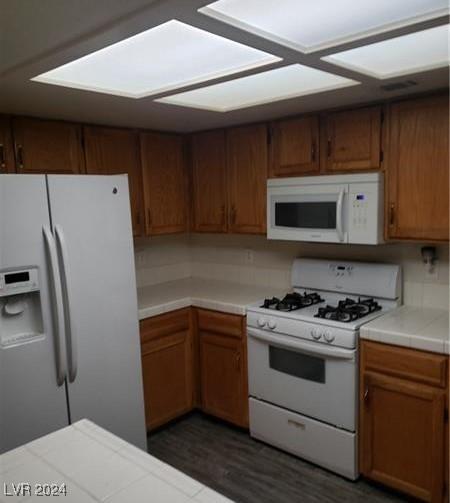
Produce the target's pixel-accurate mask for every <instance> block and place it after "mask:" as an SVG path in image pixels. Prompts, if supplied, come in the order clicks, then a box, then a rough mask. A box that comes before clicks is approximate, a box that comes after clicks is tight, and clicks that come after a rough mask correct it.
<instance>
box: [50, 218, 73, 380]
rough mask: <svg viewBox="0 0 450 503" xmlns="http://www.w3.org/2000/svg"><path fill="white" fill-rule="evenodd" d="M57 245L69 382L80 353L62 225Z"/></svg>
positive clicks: (58, 228)
mask: <svg viewBox="0 0 450 503" xmlns="http://www.w3.org/2000/svg"><path fill="white" fill-rule="evenodd" d="M55 235H56V243H57V245H58V248H59V256H60V263H61V266H62V267H61V285H62V290H63V300H64V312H65V321H66V341H67V349H68V353H69V381H70V382H73V381H75V378H76V376H77V371H78V353H77V340H76V333H75V330H74V321H73V316H72V309H71V303H70V300H71V299H70V291H71V290H70V285H71V282H70V273H69V257H68V252H67V245H66V239H65V237H64V232H63V230H62V228H61V226H60V225H55Z"/></svg>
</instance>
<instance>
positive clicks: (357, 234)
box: [348, 183, 383, 244]
mask: <svg viewBox="0 0 450 503" xmlns="http://www.w3.org/2000/svg"><path fill="white" fill-rule="evenodd" d="M349 189H350V190H349V199H348V233H349V242H350V243H364V244H377V243H380V242H382V241H383V186H382V184H378V183H355V184H350V187H349Z"/></svg>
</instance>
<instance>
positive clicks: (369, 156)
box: [321, 107, 381, 172]
mask: <svg viewBox="0 0 450 503" xmlns="http://www.w3.org/2000/svg"><path fill="white" fill-rule="evenodd" d="M380 151H381V108H380V107H369V108H360V109H356V110H346V111H342V112H335V113H330V114H327V115H325V116H324V117H323V122H322V141H321V161H322V170H323V171H327V172H346V171H368V170H377V169H380Z"/></svg>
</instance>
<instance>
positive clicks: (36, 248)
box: [0, 175, 69, 453]
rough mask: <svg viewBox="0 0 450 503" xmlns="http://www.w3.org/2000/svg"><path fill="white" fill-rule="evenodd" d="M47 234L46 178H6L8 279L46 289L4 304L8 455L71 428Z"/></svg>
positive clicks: (0, 218)
mask: <svg viewBox="0 0 450 503" xmlns="http://www.w3.org/2000/svg"><path fill="white" fill-rule="evenodd" d="M43 229H47V232H49V231H50V218H49V210H48V201H47V188H46V182H45V176H40V175H0V272H7V271H18V270H24V269H28V270H30V271H33V274H36V278H37V281H36V282H37V283H38V284H39V290H34V291H32V292H29V293H24V288H22V289H21V290H20V292H21V293H18V294H15V293H14V290H12V292H13V295H11V296H9V297H6V296H2V297H0V453H2V452H5V451H7V450H10V449H13V448H15V447H17V446H19V445H22V444H24V443H26V442H29V441H31V440H34V439H35V438H38V437H40V436H42V435H45V434H47V433H50V432H52V431H54V430H57V429H59V428H62V427H64V426H67V425H68V422H69V420H68V414H67V403H66V390H65V386H64V376H65V370H64V365H65V359H66V357H65V348H64V337H63V334H62V333H61V332H60V331H59V332H58V321H59V325H60V329H61V320H62V321H64V320H63V318H62V302H61V291H60V287H58V285H59V278H58V267H57V266H58V264H57V262H53V264H52V262H51V257H50V254H49V252H50V251H51V250H52V249H53V251H54V252H55V251H56V249H55V246H54V242H52V241H51V242H50V249H49V248H48V246H46V243H45V238H44V233H43ZM49 237H50V238H51V235H50V236H49ZM52 247H53V248H52ZM53 258H56V253H54V255H53ZM52 265H53V268H52ZM53 276H55V280H56V281H55V282H54V281H53ZM3 286H5V285H3ZM53 290H55V292H53ZM9 292H10V293H11V290H10V291H9ZM3 293H4V292H3ZM54 294H55V295H56V297H57V298H56V299H55V298H53V295H54ZM56 301H58V302H56ZM8 303H9V304H10V305H12V304H14V305H16V306H20V309H19V308H18V309H16V310H15V311H14V310H11V309H8V308H7V306H8ZM57 304H59V306H60V308H61V310H60V312H59V313H58V312H57V311H56V308H57ZM58 314H59V317H58V316H57V315H58ZM63 328H64V326H63V324H62V329H63ZM18 336H21V337H18ZM58 341H60V344H58ZM59 361H61V362H62V365H60V366H59V367H58V362H59Z"/></svg>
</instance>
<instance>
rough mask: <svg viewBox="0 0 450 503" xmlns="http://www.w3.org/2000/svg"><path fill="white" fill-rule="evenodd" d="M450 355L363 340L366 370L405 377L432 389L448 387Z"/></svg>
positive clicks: (362, 348)
mask: <svg viewBox="0 0 450 503" xmlns="http://www.w3.org/2000/svg"><path fill="white" fill-rule="evenodd" d="M447 360H448V358H447V356H444V355H437V354H434V353H428V352H426V351H418V350H415V349H408V348H402V347H399V346H390V345H388V344H381V343H376V342H368V341H361V364H362V366H363V368H364V370H369V371H374V372H381V373H383V374H388V375H392V376H395V377H401V378H403V379H408V380H412V381H416V382H422V383H425V384H429V385H431V386H438V387H440V388H445V387H446V385H447Z"/></svg>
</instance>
